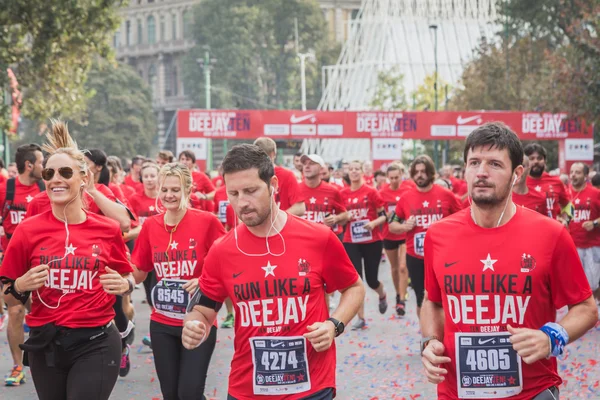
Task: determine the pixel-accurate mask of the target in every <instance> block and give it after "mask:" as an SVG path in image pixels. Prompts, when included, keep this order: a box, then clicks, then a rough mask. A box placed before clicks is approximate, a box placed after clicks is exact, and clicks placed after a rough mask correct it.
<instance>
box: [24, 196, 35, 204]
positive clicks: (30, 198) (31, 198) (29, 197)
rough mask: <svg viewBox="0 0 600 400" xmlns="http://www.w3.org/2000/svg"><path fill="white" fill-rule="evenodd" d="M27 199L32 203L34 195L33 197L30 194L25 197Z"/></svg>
mask: <svg viewBox="0 0 600 400" xmlns="http://www.w3.org/2000/svg"><path fill="white" fill-rule="evenodd" d="M25 200H27V202H28V203H31V200H33V197H31V195H30V194H28V195H27V197H25Z"/></svg>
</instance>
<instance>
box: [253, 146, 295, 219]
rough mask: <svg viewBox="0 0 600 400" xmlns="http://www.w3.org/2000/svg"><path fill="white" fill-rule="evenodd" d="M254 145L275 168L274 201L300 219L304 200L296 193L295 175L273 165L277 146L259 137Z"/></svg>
mask: <svg viewBox="0 0 600 400" xmlns="http://www.w3.org/2000/svg"><path fill="white" fill-rule="evenodd" d="M254 144H255V145H256V146H258V147H260V148H261V149H262V150H263V151H264V152H265V153H267V155H268V156H269V158H270V159H271V161H272V162H273V167H274V168H275V176H277V186H276V193H275V199H276V200H277V203H278V205H279V208H280V209H282V210H283V211H286V212H288V213H289V214H292V215H296V216H298V217H301V216H303V215H304V212H305V211H306V207H305V205H304V200H306V199H304V198H302V197H301V196H300V193H299V192H298V180H297V179H296V175H294V173H293V172H292V171H290V170H289V169H285V168H283V167H280V166H277V165H275V158H276V157H277V144H276V143H275V141H274V140H273V139H271V138H267V137H261V138H258V139H256V140H255V141H254Z"/></svg>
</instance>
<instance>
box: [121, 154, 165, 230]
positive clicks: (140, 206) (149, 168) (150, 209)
mask: <svg viewBox="0 0 600 400" xmlns="http://www.w3.org/2000/svg"><path fill="white" fill-rule="evenodd" d="M159 171H160V168H159V166H158V165H157V164H155V163H153V162H146V163H144V165H142V169H141V170H140V179H141V180H142V183H143V185H144V190H143V191H142V192H140V193H137V194H136V195H135V196H133V197H131V199H129V204H130V206H131V209H132V210H133V212H134V213H135V214H136V215H137V216H138V219H139V221H140V224H141V225H142V226H143V225H144V221H146V219H147V218H149V217H152V216H153V215H156V214H159V213H160V212H161V211H160V209H159V208H160V205H157V204H158V200H157V199H158V190H159V187H158V173H159Z"/></svg>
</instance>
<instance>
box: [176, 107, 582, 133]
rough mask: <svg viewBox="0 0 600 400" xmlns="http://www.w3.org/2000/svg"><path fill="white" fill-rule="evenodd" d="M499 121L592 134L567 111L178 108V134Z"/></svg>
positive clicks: (429, 128)
mask: <svg viewBox="0 0 600 400" xmlns="http://www.w3.org/2000/svg"><path fill="white" fill-rule="evenodd" d="M491 121H502V122H504V123H505V124H507V125H508V126H510V127H511V128H512V129H513V130H514V131H515V132H516V133H517V134H518V135H519V137H520V138H521V139H522V140H559V139H591V138H593V127H592V125H587V124H586V123H585V121H583V120H581V119H570V118H568V115H567V114H566V113H554V114H553V113H537V112H491V111H482V112H472V111H441V112H429V111H417V112H405V111H391V112H382V111H357V112H350V111H297V110H283V111H271V110H267V111H265V110H179V111H178V114H177V135H178V137H180V138H185V137H188V138H191V137H195V138H199V137H201V138H213V139H255V138H257V137H260V136H268V137H271V138H273V139H311V138H312V139H317V138H319V139H336V138H337V139H351V138H364V139H371V138H402V139H421V140H427V139H430V140H447V139H450V140H452V139H455V140H462V139H464V138H466V137H467V135H468V134H469V133H470V132H471V131H473V130H474V129H475V128H477V127H478V126H479V125H482V124H484V123H486V122H491Z"/></svg>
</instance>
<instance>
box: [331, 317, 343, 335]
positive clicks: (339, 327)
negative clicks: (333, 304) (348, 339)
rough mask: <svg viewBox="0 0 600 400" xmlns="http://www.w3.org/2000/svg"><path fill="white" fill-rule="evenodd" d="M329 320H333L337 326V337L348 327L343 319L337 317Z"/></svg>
mask: <svg viewBox="0 0 600 400" xmlns="http://www.w3.org/2000/svg"><path fill="white" fill-rule="evenodd" d="M327 321H331V322H332V323H333V326H335V337H338V336H340V335H341V334H342V333H344V328H345V327H346V325H344V323H343V322H342V321H338V320H337V319H335V318H328V319H327Z"/></svg>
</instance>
